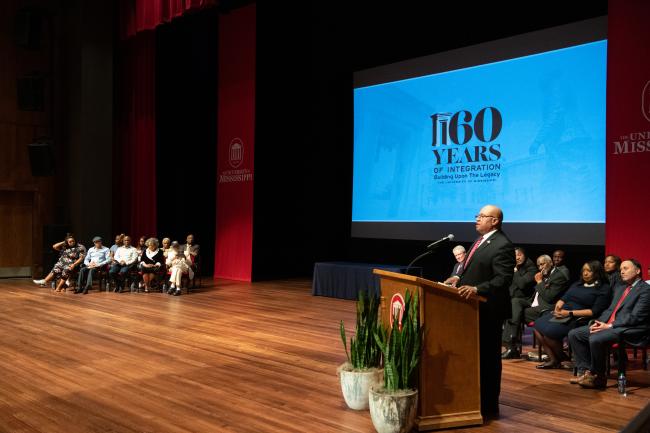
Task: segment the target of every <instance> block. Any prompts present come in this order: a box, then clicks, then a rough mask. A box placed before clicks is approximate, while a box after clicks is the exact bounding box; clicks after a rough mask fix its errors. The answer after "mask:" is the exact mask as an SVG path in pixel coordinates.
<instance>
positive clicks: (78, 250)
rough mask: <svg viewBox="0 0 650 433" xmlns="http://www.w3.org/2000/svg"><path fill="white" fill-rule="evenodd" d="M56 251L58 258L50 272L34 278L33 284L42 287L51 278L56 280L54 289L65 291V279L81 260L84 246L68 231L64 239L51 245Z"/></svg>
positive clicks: (84, 249) (84, 252) (84, 250)
mask: <svg viewBox="0 0 650 433" xmlns="http://www.w3.org/2000/svg"><path fill="white" fill-rule="evenodd" d="M52 248H54V249H55V250H57V251H60V255H59V260H57V262H56V264H55V265H54V267H53V268H52V270H51V271H50V273H49V274H48V275H47V276H46V277H45V278H44V279H42V280H34V283H35V284H38V285H39V286H42V287H44V286H45V285H46V284H48V283H49V282H50V281H52V280H55V281H56V280H57V279H58V283H57V285H56V291H57V292H61V291H65V289H66V287H67V280H68V278H70V276H71V275H72V272H73V271H74V270H75V269H76V268H77V267H78V266H79V265H80V264H81V262H83V259H84V256H85V254H86V247H84V246H83V245H81V244H78V243H77V240H76V239H75V237H74V235H72V234H70V233H68V235H67V236H66V237H65V239H64V240H63V241H61V242H57V243H56V244H54V245H52Z"/></svg>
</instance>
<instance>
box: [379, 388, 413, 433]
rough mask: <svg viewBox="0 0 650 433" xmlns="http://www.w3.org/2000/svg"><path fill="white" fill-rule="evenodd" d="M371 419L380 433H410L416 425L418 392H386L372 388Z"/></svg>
mask: <svg viewBox="0 0 650 433" xmlns="http://www.w3.org/2000/svg"><path fill="white" fill-rule="evenodd" d="M369 402H370V418H371V419H372V425H373V426H375V430H377V432H378V433H408V432H410V431H411V429H412V428H413V423H415V413H416V411H417V407H418V391H417V390H410V389H409V390H405V391H397V392H394V393H393V392H386V391H385V390H384V389H383V388H371V389H370V393H369Z"/></svg>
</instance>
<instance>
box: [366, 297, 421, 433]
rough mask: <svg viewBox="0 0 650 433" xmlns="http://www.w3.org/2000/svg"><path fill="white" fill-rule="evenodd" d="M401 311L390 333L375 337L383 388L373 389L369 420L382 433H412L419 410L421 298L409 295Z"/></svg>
mask: <svg viewBox="0 0 650 433" xmlns="http://www.w3.org/2000/svg"><path fill="white" fill-rule="evenodd" d="M405 298H406V299H405V302H404V308H403V309H402V311H401V312H400V311H393V321H392V326H391V329H390V330H389V331H388V335H386V333H383V334H382V333H376V334H375V340H376V341H377V344H379V347H380V348H381V351H382V354H383V358H384V383H383V386H380V387H373V388H371V389H370V394H369V400H370V417H371V418H372V424H373V425H374V426H375V430H377V432H379V433H405V432H409V431H411V428H412V427H413V423H414V422H415V413H416V410H417V407H418V390H417V379H418V378H417V368H418V364H419V363H420V350H421V345H422V333H421V327H420V314H419V297H418V294H417V293H414V294H413V295H411V293H410V292H409V291H407V292H406V297H405Z"/></svg>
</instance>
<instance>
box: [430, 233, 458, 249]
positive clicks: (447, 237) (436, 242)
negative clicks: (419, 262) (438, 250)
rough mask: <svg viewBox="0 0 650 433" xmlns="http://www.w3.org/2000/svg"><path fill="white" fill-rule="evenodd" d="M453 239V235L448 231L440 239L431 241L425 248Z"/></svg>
mask: <svg viewBox="0 0 650 433" xmlns="http://www.w3.org/2000/svg"><path fill="white" fill-rule="evenodd" d="M453 240H454V235H453V234H451V233H449V234H448V235H447V236H445V237H444V238H442V239H438V240H437V241H435V242H431V243H430V244H429V245H427V250H430V249H432V248H435V247H437V246H438V244H441V243H443V242H445V241H453Z"/></svg>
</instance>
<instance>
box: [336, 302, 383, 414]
mask: <svg viewBox="0 0 650 433" xmlns="http://www.w3.org/2000/svg"><path fill="white" fill-rule="evenodd" d="M378 311H379V298H377V297H376V296H374V295H370V296H366V293H365V292H364V291H360V292H359V299H358V301H357V328H356V334H355V336H354V337H351V338H350V351H349V352H348V346H347V338H346V336H345V326H343V321H342V320H341V326H340V328H341V340H342V341H343V347H344V348H345V355H346V356H347V362H345V363H343V364H342V365H341V366H339V368H338V369H337V372H338V374H339V377H340V378H341V391H343V398H344V399H345V403H346V404H347V405H348V407H349V408H350V409H355V410H365V409H368V390H369V389H370V387H371V386H375V385H378V384H379V383H380V382H381V378H382V370H381V369H380V367H381V350H380V349H379V346H378V345H377V341H376V339H375V337H374V336H375V334H379V335H384V334H385V333H386V331H385V329H384V327H383V326H381V323H380V322H379V318H378V314H377V313H378Z"/></svg>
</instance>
